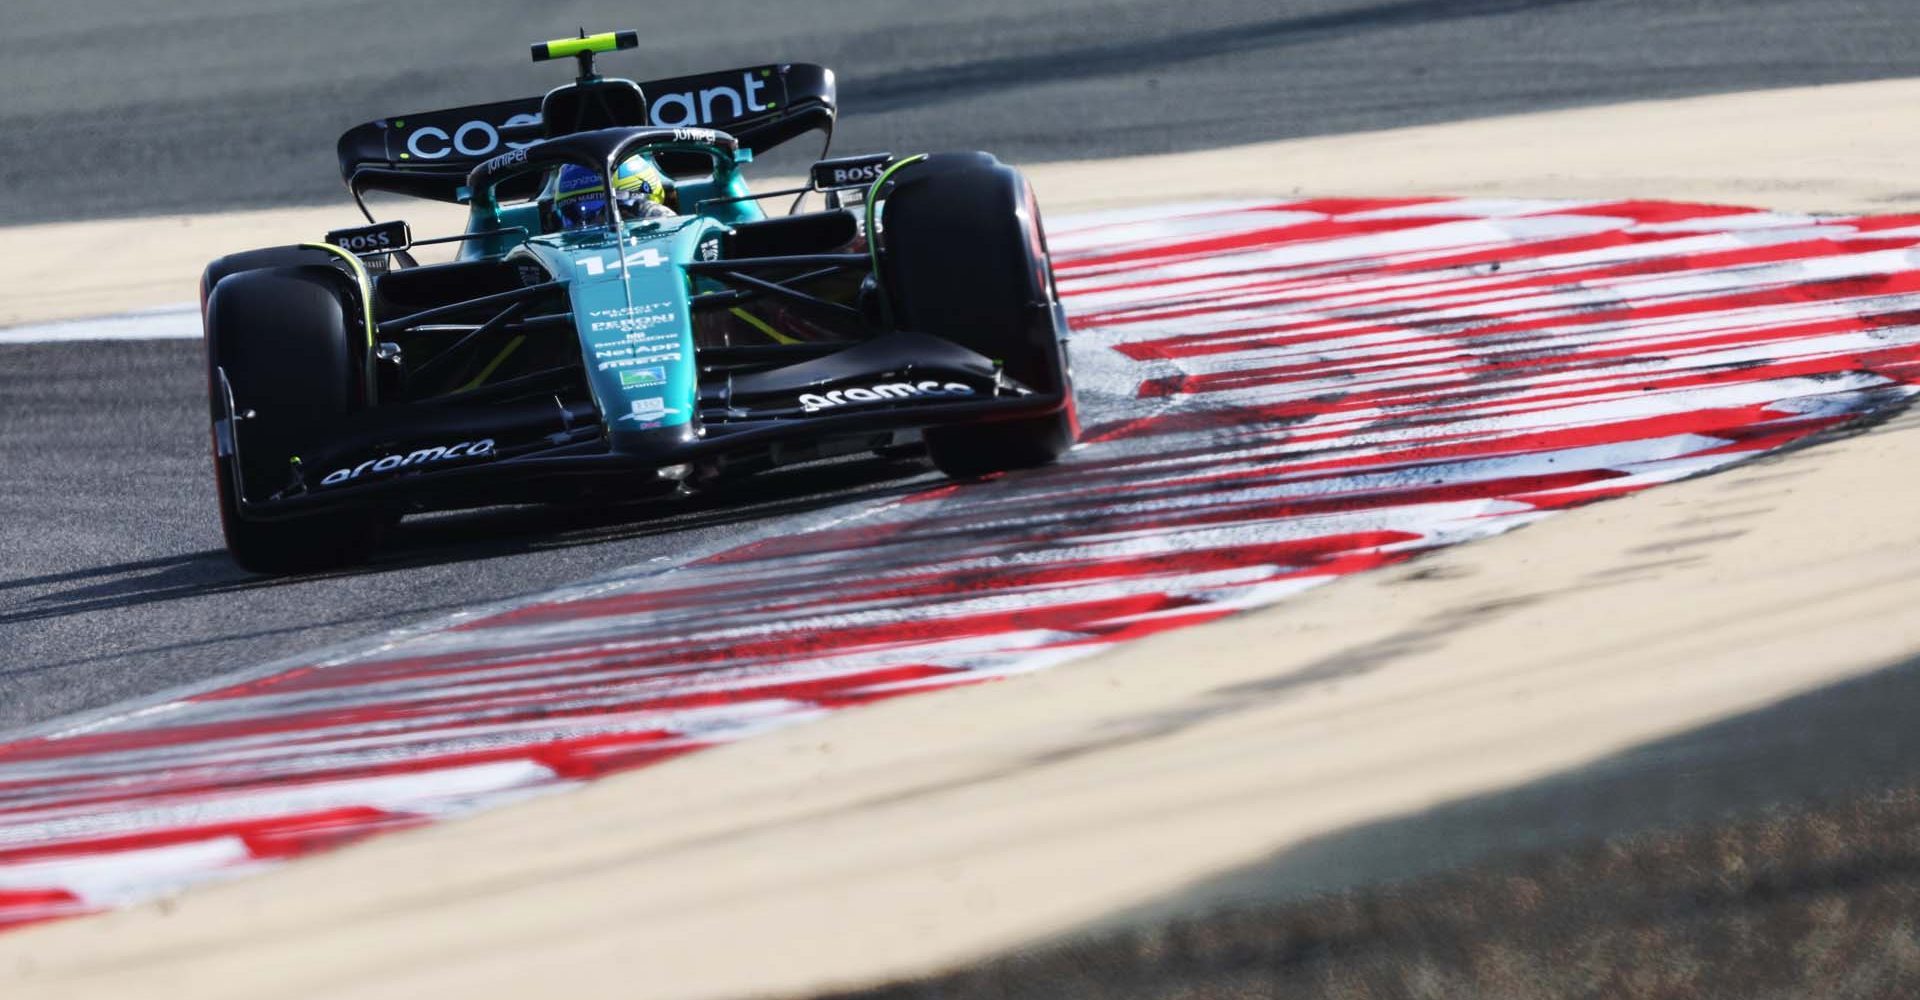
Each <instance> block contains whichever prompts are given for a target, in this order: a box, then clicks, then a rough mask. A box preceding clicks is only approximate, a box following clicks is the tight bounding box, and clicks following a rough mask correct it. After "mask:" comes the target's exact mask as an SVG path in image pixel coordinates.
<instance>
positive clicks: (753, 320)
mask: <svg viewBox="0 0 1920 1000" xmlns="http://www.w3.org/2000/svg"><path fill="white" fill-rule="evenodd" d="M727 311H728V312H730V313H732V314H734V315H735V316H737V317H739V318H740V321H741V322H743V323H745V324H747V325H748V326H751V327H753V328H754V329H756V330H758V331H760V332H761V333H764V334H766V335H767V336H769V337H772V338H773V339H774V341H775V342H776V343H781V344H798V343H799V342H800V341H799V340H798V339H796V338H794V337H789V336H787V335H786V334H784V333H781V332H780V331H778V330H776V329H774V328H773V327H771V326H768V325H767V323H766V321H765V320H763V319H761V318H760V317H758V316H755V315H754V314H752V313H750V312H748V311H746V310H745V309H742V308H740V307H739V306H735V307H733V308H732V309H729V310H727Z"/></svg>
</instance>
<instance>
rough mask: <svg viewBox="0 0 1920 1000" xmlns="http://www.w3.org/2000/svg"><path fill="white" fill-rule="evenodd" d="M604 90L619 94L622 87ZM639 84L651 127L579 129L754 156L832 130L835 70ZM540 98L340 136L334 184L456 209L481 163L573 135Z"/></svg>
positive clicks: (800, 66) (733, 73) (746, 72)
mask: <svg viewBox="0 0 1920 1000" xmlns="http://www.w3.org/2000/svg"><path fill="white" fill-rule="evenodd" d="M606 83H609V84H619V85H620V86H623V87H624V86H626V83H625V82H624V81H612V80H609V81H606ZM575 86H577V85H575ZM639 86H640V90H641V92H642V93H643V94H644V95H645V106H644V117H646V118H648V119H649V120H646V121H641V120H634V121H625V120H613V121H604V122H600V121H596V122H594V123H591V124H590V125H588V126H587V127H593V128H598V127H602V126H603V125H657V126H665V127H670V128H672V127H683V126H700V127H705V128H717V129H722V130H724V131H726V132H728V133H731V134H732V135H733V136H734V137H735V138H737V139H738V140H740V145H741V147H743V148H745V149H750V150H753V151H754V152H756V153H757V152H760V151H762V150H766V149H770V148H772V147H774V146H777V145H779V144H780V143H783V142H786V141H787V140H788V139H791V138H793V137H795V136H797V135H801V134H802V133H806V132H812V131H821V132H825V133H827V135H828V136H829V137H831V135H832V132H833V122H834V115H835V111H836V107H835V102H834V97H835V95H834V80H833V71H832V70H830V69H827V68H826V67H825V66H816V65H813V64H811V63H785V64H781V65H768V66H749V67H744V68H741V69H730V70H722V71H720V72H717V73H702V74H700V75H698V76H680V77H673V78H671V79H666V80H652V81H648V82H643V83H641V84H640V85H639ZM562 89H563V90H564V89H567V88H562ZM629 89H630V88H629ZM543 100H545V98H541V97H524V98H519V99H517V100H511V101H500V102H497V103H494V104H476V105H472V106H469V107H464V108H449V109H447V110H444V111H427V112H422V113H419V114H410V115H396V116H394V117H391V118H382V119H380V120H379V121H373V122H368V123H366V124H365V125H360V126H356V127H354V128H351V129H348V130H347V132H346V134H344V135H342V136H341V137H340V144H339V152H340V176H341V178H342V179H343V180H345V181H346V182H347V186H348V188H350V189H351V190H353V192H354V193H355V196H356V197H357V196H358V195H359V193H360V192H362V191H369V190H373V191H390V192H393V193H396V194H404V195H412V196H414V197H419V198H432V199H435V200H438V201H458V200H459V198H460V189H461V188H462V187H463V186H465V184H466V179H467V172H468V171H470V170H472V169H473V168H474V167H475V166H477V165H479V164H480V163H481V162H483V161H485V160H486V159H488V158H489V157H492V156H495V155H497V154H499V153H503V152H506V151H508V150H511V149H515V148H519V147H520V146H523V145H525V144H526V143H528V142H532V141H535V140H538V139H543V138H548V137H549V136H550V134H564V133H566V132H568V131H572V130H573V128H572V127H571V126H565V125H563V126H561V127H559V128H558V129H557V130H556V129H553V128H550V127H549V126H548V123H546V122H543V121H542V120H541V118H540V108H541V104H542V102H543ZM614 117H615V118H616V119H619V118H623V117H631V118H635V119H638V118H641V117H642V114H641V111H640V109H639V108H638V106H635V107H634V108H633V109H632V110H630V111H626V112H614Z"/></svg>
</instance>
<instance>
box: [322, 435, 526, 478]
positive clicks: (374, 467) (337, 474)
mask: <svg viewBox="0 0 1920 1000" xmlns="http://www.w3.org/2000/svg"><path fill="white" fill-rule="evenodd" d="M492 454H493V439H492V438H481V439H480V440H478V441H472V442H468V441H462V442H460V443H459V444H455V445H448V446H447V447H445V448H422V449H420V450H419V451H413V452H408V453H407V454H405V455H388V456H386V457H385V458H370V459H368V460H366V461H364V462H361V463H360V464H359V465H356V466H354V467H353V468H351V469H335V470H334V471H332V472H329V473H327V477H326V478H325V479H322V480H320V485H322V486H338V485H340V484H341V483H344V482H349V481H351V480H355V479H359V478H360V477H361V476H364V475H366V474H368V473H382V472H393V471H395V470H398V469H405V468H409V467H411V466H415V465H427V464H430V463H433V462H445V461H449V460H451V459H455V458H486V457H487V456H489V455H492Z"/></svg>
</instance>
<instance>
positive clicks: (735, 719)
mask: <svg viewBox="0 0 1920 1000" xmlns="http://www.w3.org/2000/svg"><path fill="white" fill-rule="evenodd" d="M1055 230H1056V231H1055V232H1054V233H1053V243H1054V250H1055V254H1056V256H1057V257H1058V259H1059V272H1060V285H1061V291H1062V293H1063V294H1064V295H1065V296H1066V297H1067V300H1068V306H1069V310H1070V312H1071V313H1072V315H1073V317H1074V325H1075V329H1076V338H1077V339H1076V341H1075V357H1076V361H1077V364H1078V365H1079V366H1080V369H1081V372H1082V377H1083V379H1084V380H1085V381H1086V382H1087V384H1088V385H1089V387H1090V388H1091V389H1093V390H1094V391H1092V392H1090V393H1089V405H1088V406H1087V407H1086V411H1085V412H1086V416H1087V418H1088V421H1089V426H1088V443H1087V444H1086V445H1085V446H1084V447H1082V448H1081V449H1079V450H1078V451H1076V452H1075V453H1074V455H1073V456H1072V458H1071V460H1070V461H1069V462H1067V463H1066V464H1064V465H1062V466H1060V467H1058V468H1054V469H1049V470H1042V471H1038V472H1034V473H1030V474H1022V475H1018V476H1012V477H1007V478H1004V479H1001V480H998V481H994V482H988V483H983V484H976V485H968V486H942V487H939V488H936V489H931V490H929V491H927V492H925V493H922V494H919V495H917V496H914V497H912V498H909V499H908V500H907V501H906V502H902V503H897V504H892V505H889V506H887V507H884V508H880V509H877V510H875V511H872V512H869V513H868V514H866V515H863V516H859V517H855V518H852V519H849V520H847V521H844V522H840V523H836V524H833V525H830V526H827V527H824V528H821V529H819V530H814V531H810V532H803V533H799V534H794V535H788V536H781V537H776V538H772V539H769V540H765V541H760V542H757V543H753V544H750V545H745V546H742V547H739V548H736V549H732V550H729V551H726V552H722V553H720V554H718V555H715V556H713V557H710V558H707V559H704V560H701V561H698V562H696V563H693V564H690V565H688V566H685V567H682V568H680V569H678V570H676V571H674V572H671V573H668V574H665V575H657V574H647V575H636V576H635V577H634V579H633V580H632V581H631V582H630V583H627V584H623V585H616V586H611V587H597V588H595V589H594V590H593V591H591V592H590V593H584V594H581V595H578V596H573V597H570V598H567V599H555V600H549V601H545V602H538V603H533V604H530V605H527V606H524V607H520V608H517V609H514V610H510V611H507V612H504V613H499V614H495V615H492V616H490V617H486V618H483V619H479V620H473V621H467V622H464V623H462V624H459V625H457V626H450V627H447V628H444V629H440V630H437V631H429V632H427V633H425V634H422V635H419V636H416V637H413V638H410V639H408V640H406V641H404V642H401V643H398V644H396V645H394V646H391V647H388V648H385V649H383V650H382V651H380V652H378V653H375V654H368V655H363V656H357V657H352V658H348V659H345V660H343V661H340V662H316V663H314V664H312V665H309V666H304V667H299V668H295V669H290V670H287V671H284V672H281V673H279V674H276V675H273V676H268V677H265V678H261V679H256V680H252V681H248V682H245V683H241V684H237V685H235V686H233V687H230V688H227V689H222V690H215V691H211V692H209V693H205V694H202V695H198V696H195V697H192V698H188V699H183V700H180V701H176V702H172V703H168V704H164V705H160V706H154V707H150V708H147V709H144V710H142V711H139V712H133V713H128V714H125V715H114V714H111V713H104V714H103V715H102V716H101V717H100V718H99V719H98V720H97V721H95V722H93V723H90V724H87V725H84V726H77V727H74V728H73V729H70V730H69V731H68V732H66V733H64V734H60V735H56V736H51V737H46V738H36V739H30V740H24V741H20V742H16V743H13V744H9V745H6V746H4V747H0V923H6V922H12V923H24V922H30V921H34V920H41V919H47V918H51V917H55V916H60V915H63V914H69V913H78V912H86V911H90V910H95V909H99V908H103V907H110V906H115V905H120V904H124V903H127V902H130V901H134V900H138V899H142V898H147V897H151V896H153V895H155V894H158V893H163V892H167V891H170V890H172V889H175V888H177V887H179V886H182V885H187V884H190V883H192V882H195V881H198V880H203V879H207V878H214V877H224V876H227V875H231V874H234V873H237V872H242V871H246V870H250V869H252V868H255V867H258V866H260V865H263V864H268V863H272V862H275V861H278V860H281V859H284V858H288V857H293V856H296V855H299V854H301V853H304V852H307V851H311V850H314V849H318V848H323V847H328V846H332V845H335V844H339V843H342V842H345V841H347V840H351V839H354V838H356V837H360V836H364V835H366V834H369V833H373V832H378V831H381V830H386V829H392V828H397V827H403V826H411V825H416V824H419V823H424V822H429V821H432V820H435V819H438V818H442V817H446V816H452V815H458V814H461V813H465V812H469V811H471V810H474V809H478V808H483V807H485V806H489V805H493V804H497V803H500V802H503V801H509V800H514V799H519V798H523V797H526V796H529V795H537V794H543V793H545V792H549V791H553V790H557V789H561V788H564V787H567V786H568V785H569V784H572V783H575V782H579V781H584V780H589V779H591V778H594V777H596V776H599V775H601V774H605V773H607V772H609V771H614V770H619V769H623V768H630V767H635V766H639V765H643V764H647V763H651V762H654V761H659V760H663V759H666V758H668V757H671V756H674V755H676V754H680V753H685V752H687V751H689V750H693V749H697V748H700V747H703V746H707V745H711V744H713V743H717V742H723V741H727V740H734V739H740V738H742V737H746V736H750V735H753V734H755V733H758V732H761V731H764V730H767V729H770V728H773V727H777V726H783V725H788V724H791V723H793V722H796V721H800V720H804V719H808V718H812V717H815V716H817V715H820V714H822V713H825V712H829V711H832V710H834V709H837V708H841V707H844V706H848V705H856V704H862V703H866V702H871V701H876V700H880V699H885V698H891V697H895V696H898V695H902V694H908V693H912V692H915V691H923V690H929V689H934V688H941V687H949V686H953V685H956V684H965V683H972V682H977V681H982V680H986V679H989V678H994V677H999V676H1003V675H1006V674H1010V673H1017V672H1021V671H1026V670H1033V669H1037V668H1041V667H1046V666H1050V665H1052V664H1056V663H1060V662H1063V661H1066V660H1070V659H1073V658H1076V657H1079V656H1084V655H1086V654H1088V653H1091V652H1095V651H1097V650H1099V649H1101V648H1103V647H1105V646H1107V645H1109V644H1112V643H1115V642H1120V641H1124V640H1127V639H1131V638H1135V637H1138V636H1143V635H1149V634H1152V633H1155V632H1160V631H1164V630H1167V629H1172V628H1179V627H1182V626H1186V625H1192V624H1197V623H1200V622H1205V621H1209V620H1212V619H1214V618H1218V617H1220V616H1222V615H1226V614H1230V613H1232V612H1234V611H1236V610H1239V609H1242V608H1247V607H1253V606H1257V605H1261V604H1266V603H1270V602H1272V601H1275V600H1279V599H1281V598H1283V597H1285V596H1287V595H1289V594H1292V593H1295V592H1298V591H1300V590H1303V589H1305V588H1308V587H1311V586H1314V585H1316V584H1319V583H1322V582H1325V581H1327V580H1329V579H1332V578H1334V577H1336V576H1339V575H1341V574H1343V573H1348V572H1352V571H1354V570H1359V569H1365V568H1369V567H1374V566H1379V565H1382V564H1385V563H1390V562H1393V561H1396V560H1400V559H1405V558H1407V557H1408V556H1410V555H1412V554H1414V553H1416V552H1419V551H1421V550H1423V549H1427V548H1431V547H1433V546H1436V545H1445V544H1449V543H1452V542H1457V541H1462V540H1466V539H1471V538H1477V537H1483V536H1486V535H1490V534H1494V533H1497V532H1500V531H1504V530H1507V529H1509V528H1512V527H1515V526H1517V525H1520V524H1524V523H1526V522H1528V521H1530V520H1533V519H1536V518H1540V517H1543V516H1547V515H1548V514H1549V513H1550V512H1551V511H1553V510H1555V509H1557V508H1561V507H1565V506H1569V505H1573V504H1578V503H1583V502H1587V501H1590V500H1595V499H1599V498H1604V497H1610V496H1616V495H1619V494H1622V493H1626V492H1630V491H1633V490H1637V489H1641V488H1644V487H1646V486H1650V485H1654V484H1656V483H1661V482H1666V481H1669V480H1672V479H1675V478H1677V477H1681V476H1686V475H1691V474H1694V473H1697V472H1701V471H1705V470H1708V469H1712V468H1715V467H1717V466H1720V465H1723V464H1726V463H1728V462H1732V461H1736V460H1739V459H1740V458H1743V457H1746V456H1749V455H1752V454H1754V453H1756V452H1760V451H1765V450H1768V449H1771V448H1777V447H1780V446H1782V445H1785V444H1788V443H1790V442H1793V441H1796V440H1799V439H1801V438H1803V437H1805V436H1807V435H1809V434H1812V433H1814V432H1817V431H1820V430H1822V429H1825V428H1830V427H1833V426H1834V425H1836V424H1838V423H1841V422H1843V421H1846V420H1848V419H1850V418H1852V417H1854V416H1856V415H1858V414H1860V413H1863V412H1867V411H1870V410H1872V409H1875V408H1877V407H1881V406H1885V405H1888V404H1891V403H1894V402H1896V401H1898V400H1901V399H1904V398H1905V397H1907V396H1908V395H1909V394H1911V393H1912V392H1914V391H1915V390H1914V386H1913V383H1914V382H1916V381H1920V325H1916V322H1917V320H1920V267H1916V264H1917V263H1920V257H1917V256H1916V255H1915V253H1914V249H1915V247H1916V245H1920V218H1813V217H1807V216H1795V215H1780V214H1772V213H1763V212H1753V211H1748V210H1742V209H1728V208H1712V207H1704V206H1692V205H1674V204H1663V203H1616V204H1586V203H1583V204H1573V203H1544V202H1523V201H1458V200H1397V201H1307V202H1291V203H1284V204H1275V205H1265V204H1262V205H1215V206H1189V207H1186V208H1176V209H1171V210H1169V209H1156V210H1154V211H1140V212H1128V213H1112V214H1106V215H1101V216H1091V217H1081V218H1078V219H1075V220H1071V221H1069V222H1067V223H1066V224H1059V223H1056V225H1055ZM1116 399H1118V400H1122V401H1121V402H1117V403H1116V402H1115V400H1116Z"/></svg>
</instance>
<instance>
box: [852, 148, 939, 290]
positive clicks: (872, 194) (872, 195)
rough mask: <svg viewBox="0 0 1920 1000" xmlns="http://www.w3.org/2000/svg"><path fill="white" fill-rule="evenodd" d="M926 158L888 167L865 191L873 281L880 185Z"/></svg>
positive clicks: (876, 268)
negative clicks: (874, 220) (904, 168)
mask: <svg viewBox="0 0 1920 1000" xmlns="http://www.w3.org/2000/svg"><path fill="white" fill-rule="evenodd" d="M926 158H927V154H925V153H916V154H915V155H913V156H909V157H907V158H906V159H904V160H901V161H900V162H899V163H896V164H894V165H893V166H891V167H888V168H887V169H886V170H885V171H884V172H883V173H881V174H880V176H879V177H876V178H874V181H873V186H872V187H870V188H868V189H867V253H868V254H871V255H872V258H873V280H875V281H878V280H880V234H879V233H877V232H875V231H874V228H873V217H874V213H875V212H876V211H878V209H879V208H880V185H882V184H885V183H886V182H887V180H888V179H889V178H891V177H892V176H893V175H894V174H895V173H897V172H898V171H899V170H900V168H901V167H904V166H906V165H907V164H909V163H919V162H920V161H921V160H924V159H926Z"/></svg>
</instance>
